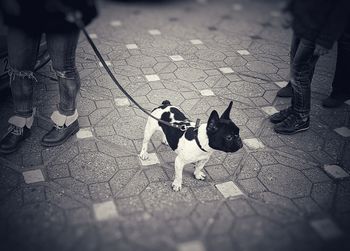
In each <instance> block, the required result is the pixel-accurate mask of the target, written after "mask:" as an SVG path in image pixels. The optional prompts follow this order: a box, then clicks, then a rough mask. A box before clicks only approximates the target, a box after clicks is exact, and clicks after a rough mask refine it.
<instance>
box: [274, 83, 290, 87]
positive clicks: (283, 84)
mask: <svg viewBox="0 0 350 251" xmlns="http://www.w3.org/2000/svg"><path fill="white" fill-rule="evenodd" d="M275 84H276V85H277V86H278V87H280V88H283V87H285V86H287V84H288V82H287V81H279V82H275Z"/></svg>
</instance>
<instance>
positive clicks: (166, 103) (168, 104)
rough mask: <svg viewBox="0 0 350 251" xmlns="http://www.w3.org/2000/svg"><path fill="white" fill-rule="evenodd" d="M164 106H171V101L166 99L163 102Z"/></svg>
mask: <svg viewBox="0 0 350 251" xmlns="http://www.w3.org/2000/svg"><path fill="white" fill-rule="evenodd" d="M162 106H163V107H168V106H171V104H170V101H169V100H164V101H163V102H162Z"/></svg>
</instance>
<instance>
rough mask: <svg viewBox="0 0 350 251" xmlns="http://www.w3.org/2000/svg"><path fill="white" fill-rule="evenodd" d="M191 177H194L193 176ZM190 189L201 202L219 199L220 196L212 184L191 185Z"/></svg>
mask: <svg viewBox="0 0 350 251" xmlns="http://www.w3.org/2000/svg"><path fill="white" fill-rule="evenodd" d="M191 176H192V175H191ZM191 179H194V178H193V176H192V177H191ZM182 189H183V188H182ZM192 191H193V193H194V195H195V196H196V198H197V199H198V200H199V201H201V202H205V201H212V200H219V199H221V196H220V194H219V193H218V191H217V189H215V188H214V187H212V186H204V187H192Z"/></svg>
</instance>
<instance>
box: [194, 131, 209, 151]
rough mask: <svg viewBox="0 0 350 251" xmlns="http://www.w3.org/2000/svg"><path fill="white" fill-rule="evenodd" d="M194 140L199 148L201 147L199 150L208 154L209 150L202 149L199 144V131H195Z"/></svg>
mask: <svg viewBox="0 0 350 251" xmlns="http://www.w3.org/2000/svg"><path fill="white" fill-rule="evenodd" d="M194 140H195V141H196V143H197V146H198V147H199V149H201V150H202V151H203V152H207V150H205V149H204V148H203V147H202V145H201V143H200V142H199V139H198V130H195V131H194Z"/></svg>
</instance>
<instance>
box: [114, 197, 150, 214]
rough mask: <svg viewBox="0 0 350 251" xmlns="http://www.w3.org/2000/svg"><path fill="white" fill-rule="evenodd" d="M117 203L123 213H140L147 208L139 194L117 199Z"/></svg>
mask: <svg viewBox="0 0 350 251" xmlns="http://www.w3.org/2000/svg"><path fill="white" fill-rule="evenodd" d="M116 204H117V208H118V212H119V213H120V214H122V215H128V214H134V213H140V212H144V210H145V206H144V205H143V203H142V201H141V199H140V198H139V196H133V197H128V198H121V199H117V200H116Z"/></svg>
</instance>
